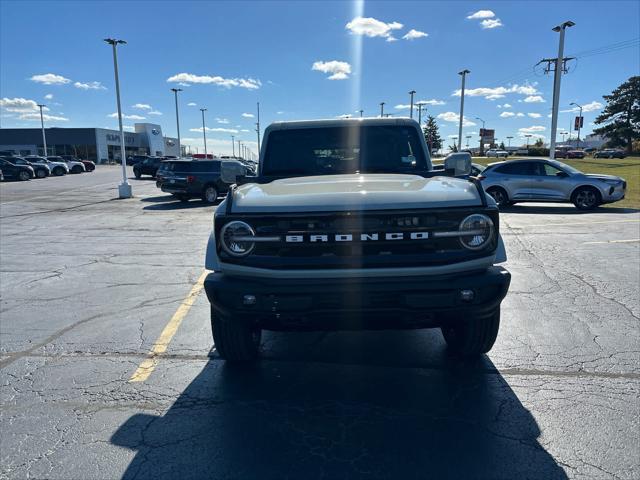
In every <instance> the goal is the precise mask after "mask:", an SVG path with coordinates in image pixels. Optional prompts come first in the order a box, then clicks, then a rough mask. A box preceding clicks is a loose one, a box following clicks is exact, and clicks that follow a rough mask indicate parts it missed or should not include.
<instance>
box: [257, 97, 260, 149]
mask: <svg viewBox="0 0 640 480" xmlns="http://www.w3.org/2000/svg"><path fill="white" fill-rule="evenodd" d="M256 133H257V134H258V151H260V102H258V121H257V122H256Z"/></svg>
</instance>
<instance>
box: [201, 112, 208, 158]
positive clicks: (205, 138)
mask: <svg viewBox="0 0 640 480" xmlns="http://www.w3.org/2000/svg"><path fill="white" fill-rule="evenodd" d="M200 111H201V112H202V138H203V139H204V158H205V159H207V158H209V156H208V155H207V128H206V127H205V126H204V112H206V111H207V109H206V108H201V109H200Z"/></svg>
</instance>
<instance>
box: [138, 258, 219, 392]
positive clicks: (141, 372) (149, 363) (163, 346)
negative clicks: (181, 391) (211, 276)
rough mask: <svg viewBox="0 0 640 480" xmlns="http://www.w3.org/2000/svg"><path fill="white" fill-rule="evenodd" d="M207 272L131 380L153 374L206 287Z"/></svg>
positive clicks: (142, 378)
mask: <svg viewBox="0 0 640 480" xmlns="http://www.w3.org/2000/svg"><path fill="white" fill-rule="evenodd" d="M207 273H208V272H207V271H206V270H205V271H204V272H202V275H200V278H198V281H197V282H196V283H195V285H194V286H193V287H192V288H191V291H190V292H189V294H188V295H187V296H186V297H185V299H184V300H183V301H182V303H181V304H180V306H179V307H178V309H177V310H176V313H174V314H173V317H171V320H169V323H167V325H166V326H165V327H164V330H162V333H161V334H160V336H159V337H158V339H157V340H156V341H155V343H154V344H153V347H152V348H151V350H149V353H148V354H147V358H146V359H144V360H143V361H142V363H141V364H140V366H139V367H138V369H137V370H136V371H135V372H134V373H133V375H131V378H130V379H129V382H144V381H145V380H146V379H147V378H149V375H151V373H152V372H153V370H154V369H155V368H156V365H158V356H159V355H162V354H163V353H164V352H166V351H167V347H168V346H169V343H171V340H172V339H173V336H174V335H175V334H176V332H177V331H178V328H180V324H181V323H182V320H184V317H186V316H187V313H189V310H190V309H191V307H192V306H193V304H194V302H195V301H196V298H197V297H198V294H199V293H200V292H201V291H202V288H203V287H204V279H205V277H206V276H207Z"/></svg>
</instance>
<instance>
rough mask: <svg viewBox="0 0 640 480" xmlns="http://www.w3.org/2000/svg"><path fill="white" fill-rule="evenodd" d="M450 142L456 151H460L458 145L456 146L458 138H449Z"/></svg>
mask: <svg viewBox="0 0 640 480" xmlns="http://www.w3.org/2000/svg"><path fill="white" fill-rule="evenodd" d="M451 140H453V147H454V148H456V149H457V150H458V151H460V145H457V144H456V141H457V140H458V137H456V136H455V135H454V136H453V137H451Z"/></svg>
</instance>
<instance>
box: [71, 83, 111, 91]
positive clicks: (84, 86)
mask: <svg viewBox="0 0 640 480" xmlns="http://www.w3.org/2000/svg"><path fill="white" fill-rule="evenodd" d="M73 86H74V87H76V88H79V89H80V90H106V89H107V87H105V86H104V85H102V83H101V82H89V83H81V82H75V83H74V84H73Z"/></svg>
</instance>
